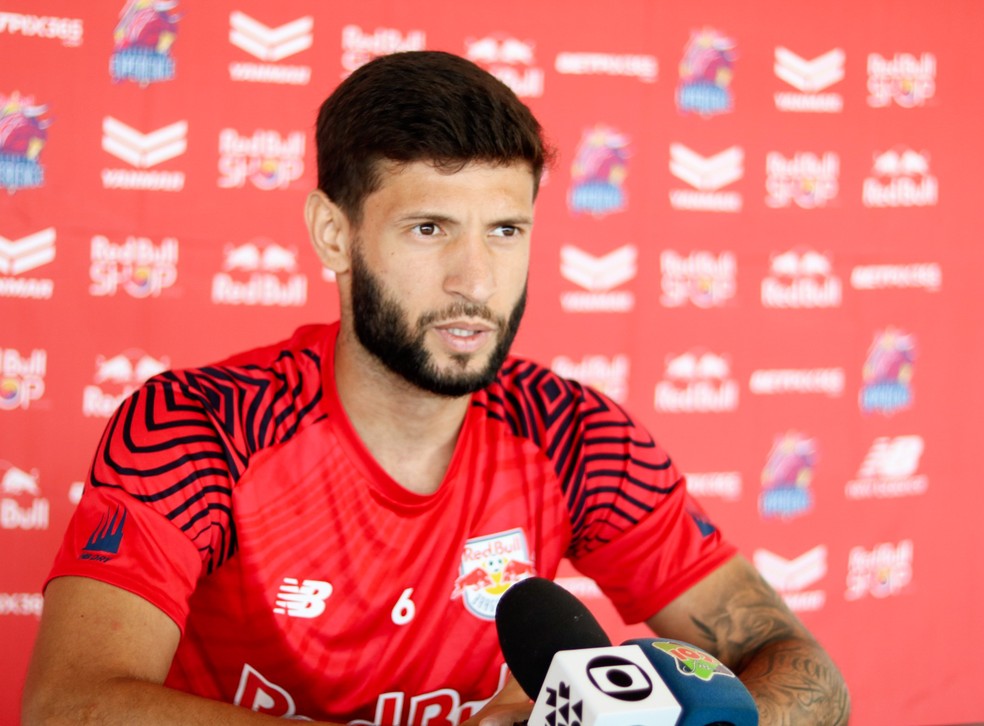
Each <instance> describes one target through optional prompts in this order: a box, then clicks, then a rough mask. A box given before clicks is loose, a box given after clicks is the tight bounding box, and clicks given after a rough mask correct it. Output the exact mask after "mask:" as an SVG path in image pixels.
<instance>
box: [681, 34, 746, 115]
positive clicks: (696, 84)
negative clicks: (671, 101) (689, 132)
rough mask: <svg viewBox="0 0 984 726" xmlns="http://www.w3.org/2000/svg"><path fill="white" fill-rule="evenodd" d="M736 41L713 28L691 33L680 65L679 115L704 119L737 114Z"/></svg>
mask: <svg viewBox="0 0 984 726" xmlns="http://www.w3.org/2000/svg"><path fill="white" fill-rule="evenodd" d="M735 46H736V44H735V41H734V40H732V39H731V38H729V37H727V36H725V35H724V34H723V33H721V32H719V31H717V30H715V29H714V28H703V29H701V30H695V31H692V32H691V33H690V40H689V41H688V42H687V45H686V47H685V48H684V51H683V60H681V61H680V83H679V84H678V85H677V91H676V104H677V109H678V110H679V111H680V113H684V114H690V113H694V114H697V115H698V116H703V117H705V118H707V117H710V116H715V115H717V114H722V113H729V112H730V111H732V110H734V96H733V94H732V92H731V81H732V78H733V76H734V63H735V59H736V58H737V53H736V51H735Z"/></svg>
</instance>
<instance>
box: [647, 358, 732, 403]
mask: <svg viewBox="0 0 984 726" xmlns="http://www.w3.org/2000/svg"><path fill="white" fill-rule="evenodd" d="M653 406H654V408H655V409H656V410H657V411H662V412H664V413H723V412H727V411H734V410H735V409H737V408H738V383H737V382H736V381H735V380H734V379H733V378H732V377H731V365H730V364H729V362H728V359H727V358H726V357H725V356H723V355H719V354H717V353H710V352H706V351H691V352H688V353H684V354H682V355H678V356H670V357H668V358H667V359H666V369H665V371H664V373H663V380H661V381H660V382H659V383H657V384H656V391H655V396H654V399H653Z"/></svg>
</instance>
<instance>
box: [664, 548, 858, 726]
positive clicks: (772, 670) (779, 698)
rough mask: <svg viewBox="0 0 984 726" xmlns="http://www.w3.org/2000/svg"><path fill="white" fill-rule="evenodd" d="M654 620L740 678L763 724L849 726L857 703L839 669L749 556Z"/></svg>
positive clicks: (671, 635)
mask: <svg viewBox="0 0 984 726" xmlns="http://www.w3.org/2000/svg"><path fill="white" fill-rule="evenodd" d="M647 622H648V624H649V627H651V628H652V629H653V630H654V631H655V632H657V633H658V634H659V635H660V636H662V637H666V638H675V639H678V640H683V641H685V642H688V643H693V644H694V645H696V646H699V647H701V648H703V649H704V650H706V651H708V652H709V653H711V654H713V655H714V656H716V657H717V658H719V659H720V660H721V662H723V663H724V664H725V665H726V666H728V667H729V668H731V670H733V671H734V672H735V673H736V674H738V676H739V677H740V678H741V680H742V682H743V683H744V684H745V685H746V686H747V687H748V690H749V691H751V693H752V696H753V697H754V698H755V702H756V704H757V705H758V709H759V714H760V723H761V725H762V726H773V725H774V724H811V725H814V724H816V725H817V726H820V725H822V724H824V725H825V724H830V725H831V726H833V725H834V724H846V723H847V718H848V714H849V711H850V699H849V697H848V693H847V687H846V686H845V684H844V679H843V678H842V677H841V674H840V672H839V671H838V670H837V666H835V665H834V663H833V661H832V660H831V659H830V656H828V655H827V653H826V652H825V651H824V650H823V648H822V647H820V645H819V644H818V643H817V641H816V640H814V639H813V637H812V636H811V635H810V633H809V632H808V631H807V630H806V628H805V627H804V626H803V624H802V623H801V622H800V621H799V619H797V617H796V616H795V615H793V613H792V612H791V611H790V610H789V608H788V607H786V604H785V603H784V602H783V601H782V598H780V597H779V595H778V594H776V592H775V591H774V590H773V589H772V588H771V587H770V586H769V585H768V584H767V583H766V582H765V580H763V579H762V577H761V576H760V575H759V574H758V572H756V570H755V568H754V567H752V565H751V564H749V562H748V561H747V560H745V559H744V558H743V557H741V556H738V557H735V558H734V559H732V560H731V561H730V562H728V563H727V564H726V565H723V566H722V567H720V568H718V569H717V570H716V571H715V572H713V573H712V574H711V575H709V576H708V577H707V578H705V579H704V580H702V581H701V582H699V583H698V584H696V585H695V586H694V587H692V588H691V589H690V590H688V591H687V592H685V593H684V594H683V595H681V596H680V597H678V598H677V599H676V600H674V601H673V602H672V603H670V604H669V605H668V606H667V607H666V608H664V609H663V610H661V611H660V612H659V613H657V614H656V615H654V616H653V617H651V618H650V619H649V620H648V621H647Z"/></svg>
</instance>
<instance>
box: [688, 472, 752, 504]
mask: <svg viewBox="0 0 984 726" xmlns="http://www.w3.org/2000/svg"><path fill="white" fill-rule="evenodd" d="M741 490H742V479H741V472H740V471H706V472H704V471H702V472H689V473H688V474H687V491H688V492H690V493H691V494H693V495H694V496H695V497H699V498H703V499H707V498H709V497H716V498H718V499H724V500H725V501H728V502H736V501H738V500H739V499H741Z"/></svg>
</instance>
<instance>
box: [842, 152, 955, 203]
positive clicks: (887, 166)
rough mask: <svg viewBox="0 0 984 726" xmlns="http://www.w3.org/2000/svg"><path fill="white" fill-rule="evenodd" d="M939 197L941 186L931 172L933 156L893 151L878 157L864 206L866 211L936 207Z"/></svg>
mask: <svg viewBox="0 0 984 726" xmlns="http://www.w3.org/2000/svg"><path fill="white" fill-rule="evenodd" d="M939 196H940V194H939V182H938V181H937V179H936V177H935V176H933V175H932V174H931V173H930V171H929V154H927V153H926V152H923V153H921V154H920V153H918V152H915V151H913V150H912V149H902V150H901V151H900V150H896V149H892V150H889V151H886V152H885V153H883V154H876V155H875V163H874V164H873V165H872V167H871V175H870V176H868V177H867V178H866V179H865V180H864V186H863V187H862V194H861V202H862V203H863V204H864V206H866V207H934V206H936V203H937V202H938V201H939Z"/></svg>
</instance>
